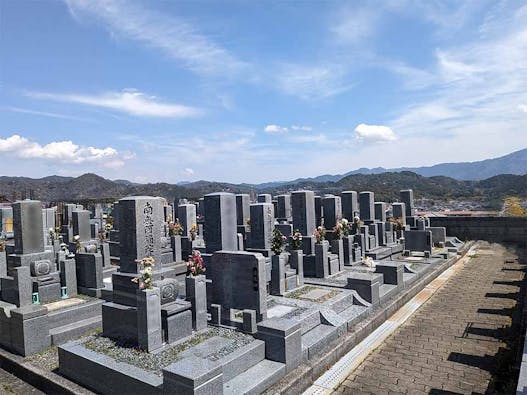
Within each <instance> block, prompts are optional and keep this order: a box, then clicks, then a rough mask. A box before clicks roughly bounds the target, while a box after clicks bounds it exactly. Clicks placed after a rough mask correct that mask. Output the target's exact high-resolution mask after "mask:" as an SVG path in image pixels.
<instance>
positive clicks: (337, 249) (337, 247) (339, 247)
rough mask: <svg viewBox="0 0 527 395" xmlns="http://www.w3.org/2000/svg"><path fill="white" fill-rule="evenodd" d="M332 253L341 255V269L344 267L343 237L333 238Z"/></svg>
mask: <svg viewBox="0 0 527 395" xmlns="http://www.w3.org/2000/svg"><path fill="white" fill-rule="evenodd" d="M331 253H332V254H337V255H338V256H339V270H343V269H344V259H345V258H344V241H343V240H342V239H334V240H331Z"/></svg>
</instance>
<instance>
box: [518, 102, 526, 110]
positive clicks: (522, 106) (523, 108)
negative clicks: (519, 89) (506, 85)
mask: <svg viewBox="0 0 527 395" xmlns="http://www.w3.org/2000/svg"><path fill="white" fill-rule="evenodd" d="M518 110H520V111H523V112H527V104H519V105H518Z"/></svg>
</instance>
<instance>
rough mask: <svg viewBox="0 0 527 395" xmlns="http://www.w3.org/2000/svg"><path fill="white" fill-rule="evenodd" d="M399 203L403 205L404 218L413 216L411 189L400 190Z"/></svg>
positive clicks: (412, 192) (412, 194)
mask: <svg viewBox="0 0 527 395" xmlns="http://www.w3.org/2000/svg"><path fill="white" fill-rule="evenodd" d="M399 196H400V198H401V201H402V202H403V203H404V204H405V208H406V216H407V217H411V216H413V215H414V214H415V209H414V191H413V190H412V189H402V190H401V191H400V192H399Z"/></svg>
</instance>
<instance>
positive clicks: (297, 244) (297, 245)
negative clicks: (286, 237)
mask: <svg viewBox="0 0 527 395" xmlns="http://www.w3.org/2000/svg"><path fill="white" fill-rule="evenodd" d="M291 240H292V242H291V246H292V248H293V250H301V249H302V233H300V231H299V230H298V229H295V231H294V232H293V235H292V236H291Z"/></svg>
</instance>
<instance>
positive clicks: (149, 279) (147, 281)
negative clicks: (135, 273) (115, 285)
mask: <svg viewBox="0 0 527 395" xmlns="http://www.w3.org/2000/svg"><path fill="white" fill-rule="evenodd" d="M136 262H137V263H139V264H140V265H141V269H140V270H139V274H140V275H141V276H140V277H136V278H133V279H132V280H131V281H132V282H133V283H136V284H139V289H152V288H153V286H154V283H153V279H154V276H153V269H152V268H153V267H154V262H155V260H154V257H151V256H149V257H146V258H143V259H139V260H137V261H136Z"/></svg>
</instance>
